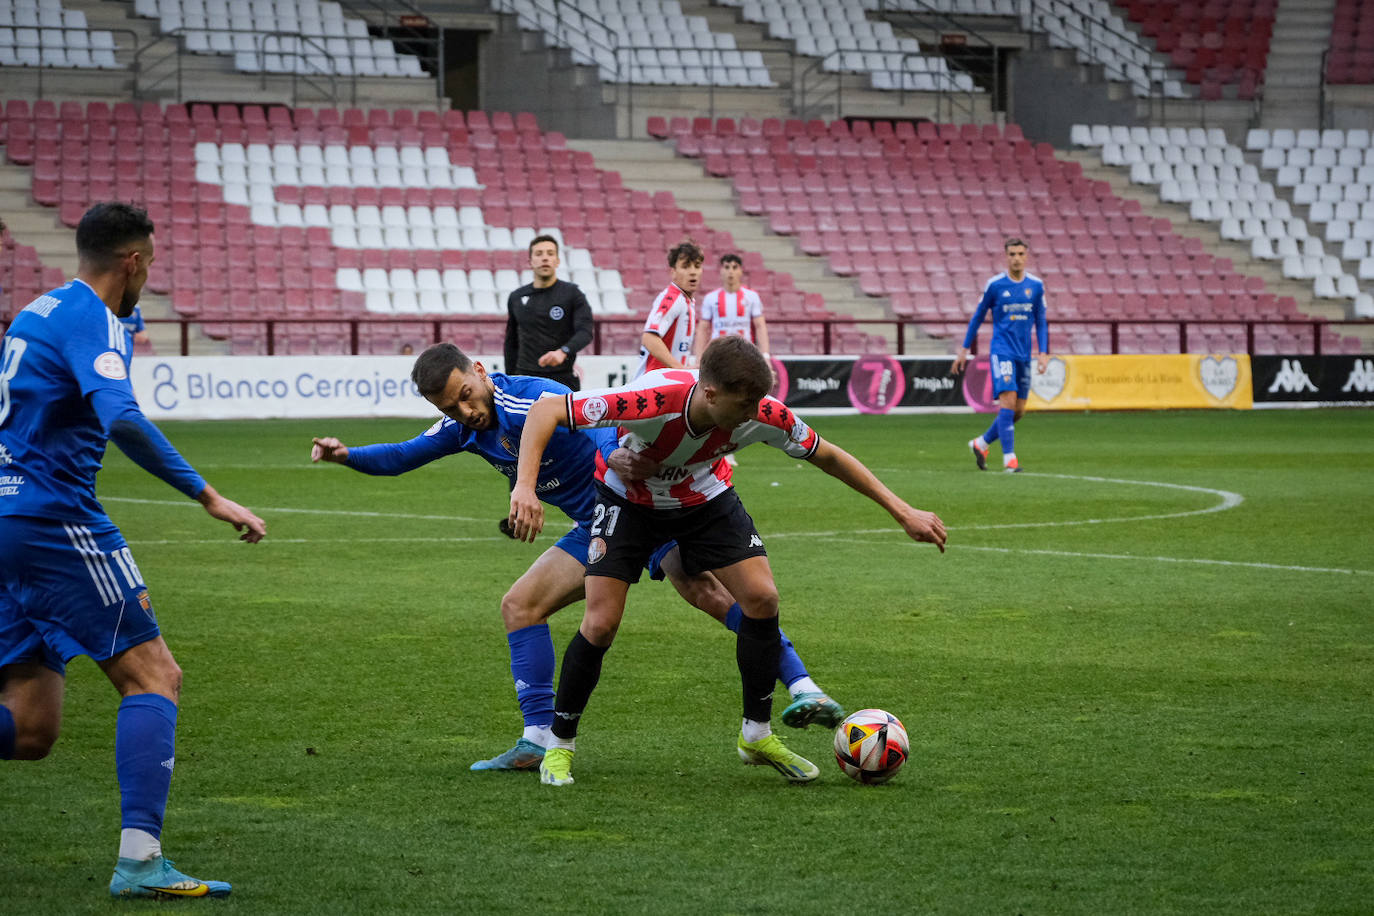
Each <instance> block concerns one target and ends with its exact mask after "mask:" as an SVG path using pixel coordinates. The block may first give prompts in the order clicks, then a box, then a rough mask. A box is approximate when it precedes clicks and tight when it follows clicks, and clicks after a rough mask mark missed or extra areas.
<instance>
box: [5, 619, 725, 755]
mask: <svg viewBox="0 0 1374 916" xmlns="http://www.w3.org/2000/svg"><path fill="white" fill-rule="evenodd" d="M737 606H738V605H737ZM13 758H14V716H12V715H10V710H9V707H8V706H0V760H12V759H13Z"/></svg>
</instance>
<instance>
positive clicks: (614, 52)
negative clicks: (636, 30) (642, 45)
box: [495, 0, 624, 84]
mask: <svg viewBox="0 0 1374 916" xmlns="http://www.w3.org/2000/svg"><path fill="white" fill-rule="evenodd" d="M528 2H529V3H530V4H531V5H532V6H533V7H534V9H535V11H536V12H544V13H549V14H551V15H552V16H553V17H554V31H555V34H554V35H552V36H550V37H551V38H552V40H553V43H554V45H553V46H554V47H558V48H561V47H567V48H568V49H569V50H575V49H574V48H573V47H572V45H571V43H567V44H566V45H565V44H562V42H566V39H565V38H563V34H566V33H572V34H575V35H577V36H579V37H580V38H581V39H583V40H584V41H585V42H586V44H587V46H589V47H591V48H592V49H593V50H601V51H606V52H609V53H610V55H611V56H612V58H613V59H614V61H615V75H616V78H615V80H614V82H615V83H617V84H618V83H619V82H620V66H621V64H620V50H621V48H622V47H623V46H624V44H623V42H622V41H621V36H620V32H619V31H617V30H616V29H613V28H611V27H610V26H609V25H607V24H606V23H605V22H604V21H602V20H600V19H598V18H596V17H595V16H593V15H591V14H589V13H585V12H583V11H582V10H581V9H579V8H578V7H577V6H575V5H572V4H567V5H568V6H570V7H571V9H572V11H573V12H575V13H577V14H578V17H579V18H580V19H581V20H582V21H583V22H584V23H585V22H593V23H595V24H596V25H597V26H598V27H600V28H601V30H602V31H604V32H605V33H606V34H607V35H609V36H611V38H612V40H613V44H607V43H606V42H604V41H600V40H599V39H597V38H596V37H595V36H593V35H592V33H591V32H589V31H587V30H586V29H584V28H581V27H580V26H576V25H573V23H572V21H571V20H569V19H565V18H564V15H563V8H564V5H565V4H566V0H553V2H552V4H551V5H550V4H549V3H546V2H544V0H528ZM495 7H496V11H497V12H499V13H505V14H507V15H511V16H516V17H517V18H518V17H519V15H520V12H521V11H520V10H518V9H516V7H515V3H514V0H497V2H496V3H495ZM522 28H523V26H522ZM538 31H540V32H541V33H542V34H544V35H546V36H548V32H546V31H544V29H543V28H542V27H539V28H538ZM592 59H593V61H596V56H595V54H593V55H592ZM592 66H600V64H599V63H593V64H592Z"/></svg>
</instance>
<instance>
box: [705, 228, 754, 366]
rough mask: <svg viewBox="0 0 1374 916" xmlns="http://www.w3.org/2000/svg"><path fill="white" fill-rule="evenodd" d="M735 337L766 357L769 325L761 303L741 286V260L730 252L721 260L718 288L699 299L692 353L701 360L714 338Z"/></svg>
mask: <svg viewBox="0 0 1374 916" xmlns="http://www.w3.org/2000/svg"><path fill="white" fill-rule="evenodd" d="M729 334H737V335H739V336H740V337H743V338H744V339H745V340H747V341H749V342H750V343H752V344H753V345H754V346H756V347H758V348H759V349H760V350H762V351H763V355H764V356H765V357H767V356H768V355H769V354H768V322H767V321H765V320H764V318H763V300H762V299H760V298H759V294H758V293H757V292H755V291H754V290H752V289H750V288H749V287H747V286H745V285H744V261H743V260H741V259H740V256H739V255H737V254H734V253H729V254H725V255H722V256H721V259H720V289H713V290H711V292H709V293H707V294H706V295H705V296H704V297H702V300H701V310H700V312H698V314H697V331H696V335H695V338H694V339H693V341H692V352H693V353H694V354H695V355H696V356H697V357H698V358H700V357H701V354H702V351H704V350H705V349H706V345H707V344H709V343H710V342H711V341H712V340H714V339H715V338H717V337H725V336H726V335H729Z"/></svg>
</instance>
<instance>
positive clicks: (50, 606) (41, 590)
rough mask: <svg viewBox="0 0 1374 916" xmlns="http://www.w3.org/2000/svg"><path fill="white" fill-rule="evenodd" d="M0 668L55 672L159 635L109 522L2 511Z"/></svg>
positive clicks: (122, 544)
mask: <svg viewBox="0 0 1374 916" xmlns="http://www.w3.org/2000/svg"><path fill="white" fill-rule="evenodd" d="M0 544H4V545H5V549H4V552H3V555H0V667H3V666H4V665H12V664H15V663H17V662H26V661H35V660H36V661H40V662H42V663H43V664H44V665H46V666H47V667H49V668H51V669H52V670H53V671H56V672H57V673H59V674H62V673H65V671H66V663H67V662H69V661H71V660H72V659H73V658H75V657H76V656H78V655H89V656H90V657H91V658H93V659H95V660H96V661H104V660H105V659H107V658H110V657H111V656H114V655H117V654H119V653H120V652H123V651H124V650H125V649H129V648H132V647H133V646H136V645H139V644H140V643H144V642H147V641H148V640H150V639H153V638H155V637H157V635H158V633H159V632H160V631H159V630H158V626H157V615H156V614H155V613H154V612H153V603H152V601H151V600H149V598H148V589H147V588H146V587H145V586H144V584H143V576H142V574H141V573H139V571H138V566H137V565H135V564H134V558H133V555H132V554H131V553H130V552H129V547H128V545H127V544H125V542H124V536H123V535H122V534H120V533H119V529H118V528H116V527H115V525H114V522H111V521H110V520H109V519H102V520H100V521H98V522H87V523H86V524H77V523H75V522H61V521H57V520H55V519H46V518H21V517H16V516H0Z"/></svg>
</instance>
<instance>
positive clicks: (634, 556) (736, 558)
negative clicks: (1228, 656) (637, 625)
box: [587, 482, 768, 583]
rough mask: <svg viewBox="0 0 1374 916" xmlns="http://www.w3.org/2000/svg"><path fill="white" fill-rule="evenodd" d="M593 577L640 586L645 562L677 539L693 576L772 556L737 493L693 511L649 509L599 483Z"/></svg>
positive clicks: (590, 553) (590, 554)
mask: <svg viewBox="0 0 1374 916" xmlns="http://www.w3.org/2000/svg"><path fill="white" fill-rule="evenodd" d="M591 536H592V540H591V544H590V545H589V546H588V548H587V575H589V576H608V577H609V578H612V579H619V580H621V581H622V582H630V583H634V582H638V581H639V575H640V573H642V572H643V571H644V564H645V562H646V561H647V560H648V559H649V557H650V556H651V555H652V554H653V552H654V551H655V550H656V549H657V548H658V547H659V546H660V545H662V544H663V542H664V541H667V540H675V541H677V545H678V550H679V551H681V555H682V567H683V570H684V571H685V572H686V573H687V575H689V576H695V575H697V574H698V573H702V572H706V571H707V570H713V569H722V568H724V567H726V566H731V565H733V564H735V563H738V562H740V561H741V560H747V559H749V558H750V557H763V556H767V555H768V552H767V551H766V550H764V549H763V538H761V537H759V533H758V529H756V528H755V527H754V520H753V519H752V518H750V517H749V513H748V512H746V511H745V509H744V503H742V502H740V499H739V496H737V495H736V494H735V491H734V490H727V491H726V492H724V493H722V494H721V495H720V496H717V497H716V498H715V499H713V500H711V501H709V502H706V503H703V504H701V505H700V506H692V507H691V508H688V509H649V508H646V507H644V506H639V505H636V504H634V503H632V502H630V501H629V500H627V499H625V498H623V497H621V496H620V495H619V494H617V493H615V492H614V491H613V490H611V489H610V488H608V487H606V486H605V485H604V484H602V483H600V482H598V483H597V485H596V508H595V510H593V514H592V525H591Z"/></svg>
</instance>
